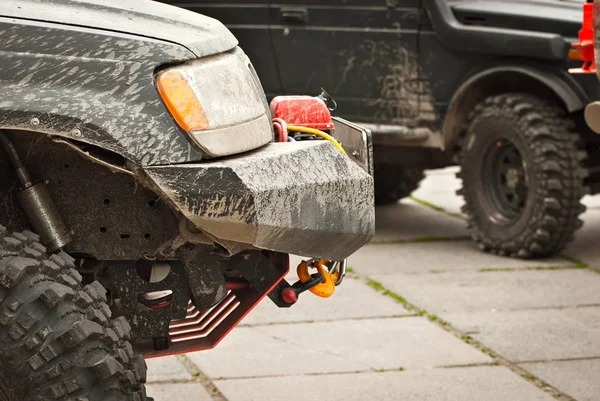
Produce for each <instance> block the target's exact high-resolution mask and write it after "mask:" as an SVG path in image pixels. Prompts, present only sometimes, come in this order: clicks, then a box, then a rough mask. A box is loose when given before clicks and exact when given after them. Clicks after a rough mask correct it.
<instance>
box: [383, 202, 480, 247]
mask: <svg viewBox="0 0 600 401" xmlns="http://www.w3.org/2000/svg"><path fill="white" fill-rule="evenodd" d="M465 224H466V223H465V221H464V220H463V219H461V218H459V217H452V216H448V215H447V214H445V213H440V212H436V211H435V210H432V209H430V208H428V207H426V206H422V205H419V204H418V203H415V202H414V201H412V200H410V199H403V200H402V201H401V202H400V203H397V204H395V205H389V206H378V207H377V208H376V209H375V237H374V238H373V241H394V240H414V239H417V238H449V237H450V238H454V237H466V236H468V232H467V229H466V226H465Z"/></svg>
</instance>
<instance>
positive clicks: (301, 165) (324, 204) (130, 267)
mask: <svg viewBox="0 0 600 401" xmlns="http://www.w3.org/2000/svg"><path fill="white" fill-rule="evenodd" d="M32 16H36V17H35V18H33V17H32ZM0 39H1V40H2V42H3V46H2V52H3V55H4V56H3V57H2V59H1V61H0V87H1V88H2V93H3V96H2V100H0V145H1V147H0V204H2V205H3V206H2V207H1V208H0V338H1V339H2V341H0V356H1V357H2V359H3V362H2V364H1V365H0V400H2V401H16V400H33V399H35V400H37V399H50V398H52V399H67V398H68V399H87V400H90V401H95V400H130V401H142V400H145V399H146V395H145V390H144V386H143V383H144V382H145V375H146V368H145V365H144V359H143V357H151V356H161V355H165V354H173V353H180V352H187V351H190V350H202V349H209V348H212V347H214V346H215V345H216V344H217V343H218V342H219V341H220V340H221V339H222V338H223V337H224V336H225V335H226V334H227V333H228V332H229V331H230V330H231V329H232V328H233V327H234V326H235V325H236V324H237V323H238V322H239V321H240V320H241V319H242V318H243V317H244V316H245V315H246V314H247V313H248V312H249V311H250V310H251V309H252V308H253V307H254V306H255V305H256V304H257V303H258V302H260V301H261V300H262V299H263V298H265V297H266V296H268V297H269V298H270V299H271V300H273V301H274V302H275V303H276V304H277V305H279V306H281V307H289V306H291V305H292V304H293V303H294V302H295V301H296V300H297V294H298V293H299V292H300V291H299V290H298V287H297V286H296V287H291V286H290V285H289V284H287V282H286V281H285V280H284V276H285V275H286V274H287V272H288V270H289V258H288V254H291V253H292V254H297V255H302V256H307V257H311V258H317V259H316V261H311V262H310V263H306V264H304V265H303V269H305V271H307V270H308V268H309V267H310V266H313V267H317V268H318V269H319V273H315V275H316V276H314V277H311V276H310V275H309V274H308V273H306V275H307V277H306V279H305V280H303V281H304V282H306V281H310V280H312V281H311V283H312V284H311V285H309V284H306V283H305V284H303V285H302V288H303V289H305V290H306V289H309V288H311V289H312V288H313V287H314V286H316V285H320V284H321V281H327V280H329V281H328V282H329V283H330V284H331V285H333V281H332V277H334V278H335V279H336V281H337V282H338V283H339V282H341V279H342V278H343V277H342V274H343V267H344V266H345V265H344V263H343V261H344V260H345V258H347V257H348V256H349V255H350V254H352V253H353V252H354V251H356V250H357V249H358V248H360V247H361V246H362V245H363V244H365V243H366V242H367V241H369V239H370V238H371V237H372V235H373V232H374V208H373V179H372V177H371V176H370V174H369V170H370V169H369V168H366V167H364V166H366V165H368V163H367V164H366V165H365V164H363V168H361V166H359V164H358V163H355V161H353V160H352V159H351V157H348V156H346V155H345V154H344V153H342V152H340V151H339V150H338V149H336V146H334V145H333V144H332V143H330V142H328V141H320V140H303V141H296V142H286V143H281V142H278V143H276V142H275V141H274V132H273V123H272V122H271V115H270V110H269V105H268V104H267V101H266V97H265V94H264V91H263V90H262V87H261V84H260V81H259V79H258V78H257V76H256V73H255V71H254V69H253V67H252V64H251V63H250V62H249V60H248V58H247V56H246V55H245V54H244V52H243V51H242V50H241V49H240V48H239V47H238V43H237V40H236V39H235V37H234V36H233V35H232V34H231V33H230V32H229V31H228V30H227V29H226V28H225V27H224V26H223V25H222V24H221V23H219V22H218V21H216V20H214V19H211V18H208V17H204V16H201V15H199V14H195V13H191V12H188V11H185V10H181V9H179V8H176V7H171V6H167V5H162V4H158V3H152V2H149V1H144V0H125V1H122V0H118V1H117V0H112V1H111V0H95V1H91V0H90V1H86V0H81V1H71V0H52V1H45V2H41V3H40V2H39V1H35V0H8V1H3V2H2V3H1V4H0ZM319 102H321V103H323V102H322V101H320V100H319ZM323 108H325V110H327V109H326V106H325V104H324V103H323ZM327 113H329V112H328V111H327ZM284 123H285V122H284ZM281 124H282V123H279V125H280V126H281ZM334 124H335V128H336V130H335V133H334V135H338V133H339V134H342V133H343V132H344V129H345V130H346V131H349V130H350V131H351V129H353V130H355V132H356V133H357V134H359V137H358V138H360V139H364V141H366V142H363V143H362V145H361V146H363V147H362V148H361V147H360V146H359V148H357V149H358V151H357V154H359V153H361V151H362V154H364V155H368V146H367V145H368V141H367V139H366V138H368V135H367V134H368V132H367V131H364V130H362V129H360V127H356V126H354V125H352V124H350V123H348V122H345V121H343V120H339V119H336V120H335V122H334ZM290 128H291V127H290ZM352 132H354V131H352ZM290 135H291V134H290ZM359 142H360V141H358V142H353V143H354V144H356V143H359ZM336 145H337V146H339V144H336ZM349 153H354V152H349ZM351 156H352V157H353V155H351ZM331 194H335V196H331ZM33 231H36V232H37V234H39V236H38V235H37V234H34V233H33ZM330 262H331V263H330ZM325 265H327V266H328V267H330V269H325V267H324V266H325ZM303 272H304V271H303ZM319 274H321V275H322V276H318V275H319ZM319 277H321V278H319ZM323 277H324V278H323ZM325 279H327V280H325ZM311 286H312V287H311ZM332 292H333V289H332V288H330V289H329V293H327V294H326V295H331V293H332ZM284 294H288V296H287V297H284ZM290 294H291V296H290ZM132 344H133V347H132ZM134 351H135V352H134Z"/></svg>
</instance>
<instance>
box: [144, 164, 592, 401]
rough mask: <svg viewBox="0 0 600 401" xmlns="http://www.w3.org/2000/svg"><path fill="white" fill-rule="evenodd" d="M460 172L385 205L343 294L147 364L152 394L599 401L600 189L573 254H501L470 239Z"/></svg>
mask: <svg viewBox="0 0 600 401" xmlns="http://www.w3.org/2000/svg"><path fill="white" fill-rule="evenodd" d="M454 172H455V170H454V169H445V170H439V171H435V172H432V173H430V174H429V175H428V178H427V179H426V180H425V181H424V182H423V184H422V185H421V188H420V189H419V190H418V191H417V192H415V194H414V198H413V199H409V200H404V201H402V202H401V203H400V204H398V205H394V206H389V207H384V208H380V209H378V210H377V236H376V238H375V239H374V241H373V243H372V244H370V245H368V246H366V247H364V248H363V249H362V250H360V251H359V252H358V253H356V254H355V255H354V256H353V257H352V258H351V259H350V262H349V266H351V273H350V275H349V276H350V277H348V278H347V280H346V282H345V283H344V285H343V286H341V287H339V289H338V291H337V292H336V294H335V295H334V296H333V297H332V298H330V299H319V298H316V297H314V296H312V295H309V294H305V295H303V296H302V297H301V302H299V304H297V305H295V306H294V307H293V308H291V309H289V310H279V309H277V308H276V307H275V306H274V305H272V304H271V303H269V301H265V302H263V303H262V304H261V305H260V306H259V307H258V308H257V309H256V310H254V311H253V312H252V313H251V314H250V315H249V316H248V317H247V318H246V319H245V320H244V321H243V322H242V324H241V325H240V326H239V327H238V328H236V329H235V330H234V331H233V332H232V333H231V334H230V336H229V337H228V338H226V339H225V340H224V341H223V342H222V343H221V344H220V345H219V346H218V347H217V349H215V350H212V351H207V352H202V353H195V354H188V355H185V356H173V357H167V358H162V359H153V360H149V361H148V364H149V368H150V384H149V386H148V389H149V393H150V395H151V396H154V397H155V400H156V401H167V400H177V401H192V400H194V401H211V400H215V401H223V400H229V401H250V400H260V401H281V400H283V399H285V400H292V401H303V400H307V401H308V400H311V401H312V400H315V399H323V400H328V401H335V400H344V401H353V400H356V401H365V400H435V401H439V400H461V401H470V400H477V401H479V400H486V401H495V400H498V401H507V400H510V401H520V400H523V401H536V400H540V401H542V400H552V399H559V400H578V401H597V400H600V274H599V272H600V247H598V246H597V241H598V239H599V238H600V196H597V197H589V198H587V199H586V200H585V201H586V203H587V205H588V211H587V212H586V214H585V215H584V220H585V226H584V228H583V229H582V230H581V231H580V232H579V233H578V235H577V239H576V240H575V242H573V243H572V244H571V245H570V246H569V248H568V249H567V250H565V251H564V253H563V255H561V256H558V257H555V258H552V259H546V260H530V261H523V260H516V259H510V258H502V257H496V256H493V255H488V254H484V253H481V252H480V251H479V250H478V249H477V248H476V246H475V245H474V244H473V243H472V242H471V241H470V240H469V239H468V237H467V233H466V231H465V228H464V225H465V224H464V221H463V219H462V217H461V216H460V205H461V199H460V198H458V197H457V196H456V195H454V191H455V190H456V189H457V187H458V182H457V180H456V179H455V178H454ZM423 201H425V202H423Z"/></svg>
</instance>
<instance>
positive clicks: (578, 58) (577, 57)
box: [569, 49, 583, 61]
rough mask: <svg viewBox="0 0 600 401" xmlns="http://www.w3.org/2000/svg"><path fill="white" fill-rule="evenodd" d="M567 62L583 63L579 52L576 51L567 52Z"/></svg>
mask: <svg viewBox="0 0 600 401" xmlns="http://www.w3.org/2000/svg"><path fill="white" fill-rule="evenodd" d="M569 60H576V61H583V60H582V59H581V54H579V51H578V50H577V49H570V50H569Z"/></svg>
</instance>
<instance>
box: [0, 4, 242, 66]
mask: <svg viewBox="0 0 600 401" xmlns="http://www.w3.org/2000/svg"><path fill="white" fill-rule="evenodd" d="M0 16H2V17H12V18H18V19H26V20H32V21H41V22H42V21H43V22H52V23H56V24H61V25H70V26H73V27H75V26H77V27H86V28H93V29H98V30H103V31H111V32H116V33H126V34H129V35H135V36H141V37H145V38H150V39H156V40H159V41H164V42H170V43H173V44H177V45H181V46H184V47H185V48H187V49H188V50H190V51H191V52H193V53H194V54H195V55H196V56H197V57H205V56H210V55H213V54H217V53H221V52H224V51H227V50H231V49H233V48H234V47H235V46H236V45H237V40H236V39H235V37H234V36H233V35H232V34H231V32H229V31H228V30H227V29H226V28H225V27H224V26H223V24H221V23H220V22H219V21H216V20H214V19H212V18H209V17H206V16H204V15H199V14H194V13H189V12H185V11H182V10H181V9H178V8H173V7H166V6H164V5H161V4H157V3H149V2H148V1H145V0H118V1H114V0H44V1H39V0H19V1H12V0H11V1H3V2H2V3H1V4H0Z"/></svg>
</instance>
